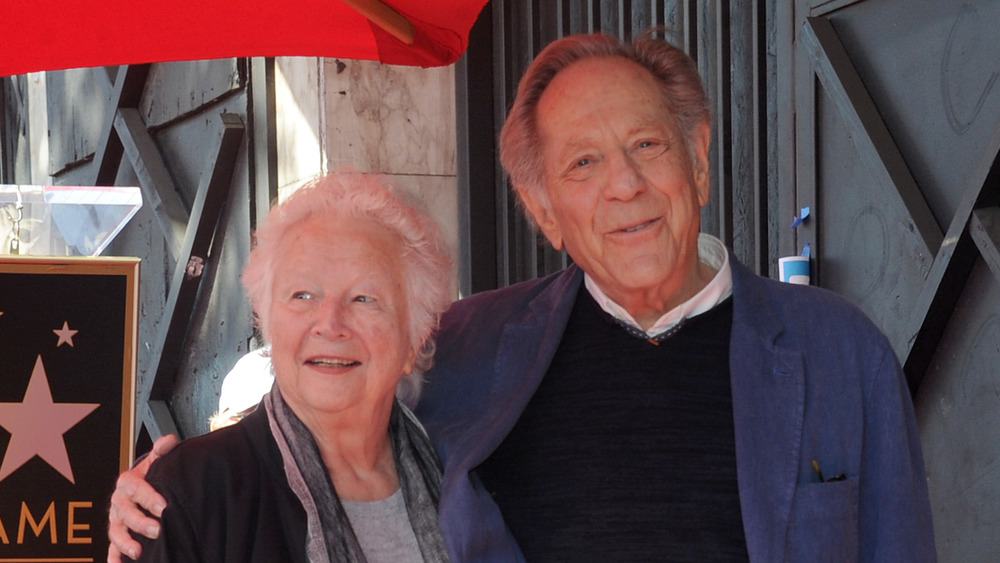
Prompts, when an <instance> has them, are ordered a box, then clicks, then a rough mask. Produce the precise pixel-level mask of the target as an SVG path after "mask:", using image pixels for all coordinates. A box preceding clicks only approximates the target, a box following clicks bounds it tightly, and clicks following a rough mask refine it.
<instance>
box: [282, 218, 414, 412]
mask: <svg viewBox="0 0 1000 563" xmlns="http://www.w3.org/2000/svg"><path fill="white" fill-rule="evenodd" d="M401 254H402V248H401V243H400V241H399V240H398V239H397V238H396V237H395V236H393V235H391V234H389V233H388V232H386V231H385V230H384V229H382V228H380V227H379V226H378V225H376V224H375V223H373V222H371V221H369V220H365V219H360V218H356V217H338V218H334V219H331V218H329V217H316V216H314V217H311V218H309V219H307V220H306V221H304V222H302V223H301V224H299V225H296V226H294V227H292V228H291V229H290V230H289V231H288V233H286V235H285V237H284V239H283V240H282V242H281V249H280V252H279V256H278V258H277V260H276V261H275V271H274V281H273V285H272V289H271V291H272V294H271V297H272V301H271V311H270V325H271V326H270V327H269V329H270V330H269V333H270V338H271V360H272V362H273V365H274V372H275V378H276V380H277V383H278V387H279V388H280V390H281V394H282V396H283V397H284V398H285V401H286V402H287V403H288V404H289V406H291V407H292V410H293V411H295V413H296V414H297V415H298V416H299V417H300V418H303V419H305V418H310V417H312V416H322V415H324V414H336V413H343V412H347V411H351V409H354V408H357V407H361V408H379V406H378V405H381V406H382V407H385V406H387V405H391V402H392V398H393V396H394V393H395V388H396V384H397V383H398V382H399V379H400V377H401V376H402V375H403V374H404V373H409V372H410V370H412V369H413V362H414V358H415V353H414V350H413V348H412V346H411V345H410V338H409V322H408V307H407V297H406V289H405V288H406V286H405V284H404V279H403V277H404V276H403V272H402V269H401V260H400V256H401Z"/></svg>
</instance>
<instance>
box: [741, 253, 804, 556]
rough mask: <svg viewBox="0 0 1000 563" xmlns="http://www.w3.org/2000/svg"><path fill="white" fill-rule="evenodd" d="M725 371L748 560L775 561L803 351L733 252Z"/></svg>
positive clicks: (800, 405) (795, 436)
mask: <svg viewBox="0 0 1000 563" xmlns="http://www.w3.org/2000/svg"><path fill="white" fill-rule="evenodd" d="M730 264H731V265H732V268H733V330H732V337H731V342H730V371H731V377H732V392H733V419H734V424H735V426H736V428H735V430H736V465H737V477H738V479H739V491H740V505H741V510H742V513H743V528H744V531H745V534H746V541H747V550H748V551H749V554H750V560H751V561H780V560H782V558H783V555H784V540H785V533H786V530H787V528H788V519H789V515H790V513H791V508H792V500H793V494H794V490H795V483H796V481H797V473H798V464H799V461H798V460H799V454H800V451H799V450H800V448H801V446H800V445H801V438H802V425H803V413H804V401H805V381H804V373H803V363H802V356H801V354H800V353H799V352H798V350H795V349H792V348H789V347H787V346H783V345H782V344H781V343H780V339H779V336H780V335H781V333H782V332H783V331H784V326H783V323H782V322H781V319H780V318H779V316H778V315H777V313H776V312H775V311H777V310H778V307H779V305H778V304H776V303H773V302H772V297H771V295H770V294H769V293H768V292H766V290H765V283H766V282H764V281H763V280H761V279H760V278H758V277H757V276H756V275H755V274H753V273H752V272H751V271H750V270H748V269H747V268H746V267H744V266H742V265H741V264H739V263H738V262H736V260H735V259H734V258H733V257H732V255H730Z"/></svg>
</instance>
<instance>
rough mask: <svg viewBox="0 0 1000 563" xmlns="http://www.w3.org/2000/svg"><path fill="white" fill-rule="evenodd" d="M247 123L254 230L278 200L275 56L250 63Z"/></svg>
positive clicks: (251, 212)
mask: <svg viewBox="0 0 1000 563" xmlns="http://www.w3.org/2000/svg"><path fill="white" fill-rule="evenodd" d="M248 95H249V100H248V102H249V104H250V107H251V111H250V112H249V115H248V121H249V123H248V124H247V125H248V127H249V128H250V129H251V131H252V135H251V137H250V178H251V181H252V182H253V185H251V186H250V228H251V230H252V229H254V228H256V226H257V221H258V220H260V219H261V218H263V217H264V216H265V215H267V212H268V211H270V209H271V202H272V201H274V200H275V199H277V197H278V141H277V138H278V133H277V131H278V125H277V108H276V102H275V69H274V58H273V57H267V58H265V57H254V58H253V59H251V60H250V87H249V94H248Z"/></svg>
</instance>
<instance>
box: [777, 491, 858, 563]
mask: <svg viewBox="0 0 1000 563" xmlns="http://www.w3.org/2000/svg"><path fill="white" fill-rule="evenodd" d="M858 481H859V479H858V478H857V477H851V478H849V479H845V480H843V481H829V482H826V483H810V484H806V485H801V484H800V485H799V486H798V487H796V489H795V500H794V502H793V504H792V514H791V518H790V519H789V530H788V542H787V543H786V554H787V557H786V559H787V560H788V561H811V562H813V561H830V562H838V563H840V562H843V561H857V560H858V557H859V548H858Z"/></svg>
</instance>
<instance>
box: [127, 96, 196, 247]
mask: <svg viewBox="0 0 1000 563" xmlns="http://www.w3.org/2000/svg"><path fill="white" fill-rule="evenodd" d="M115 132H116V134H117V135H118V139H119V140H120V142H121V144H122V147H123V150H124V152H125V155H126V156H127V157H128V159H129V162H130V163H131V164H132V169H133V170H134V171H135V175H136V176H137V177H138V178H139V187H140V188H142V198H143V205H144V206H145V207H146V208H147V209H150V210H151V211H152V212H153V216H154V217H155V218H156V222H157V223H158V224H159V225H160V229H161V230H162V231H163V238H164V240H165V241H166V243H167V250H168V251H169V252H170V256H171V258H173V260H174V261H175V262H176V261H177V259H178V256H179V255H180V251H181V247H182V246H183V245H184V231H185V230H186V229H187V222H188V213H187V210H186V209H185V208H184V204H183V203H182V202H181V199H180V196H179V195H178V192H177V187H176V186H175V185H174V181H173V179H172V178H171V177H170V172H169V171H168V170H167V165H166V163H165V162H163V157H162V156H161V155H160V151H159V149H157V148H156V143H155V142H154V141H153V138H152V137H151V136H150V135H149V132H148V131H147V130H146V124H145V123H144V122H143V120H142V116H140V115H139V110H137V109H135V108H122V109H120V110H118V115H117V116H116V117H115Z"/></svg>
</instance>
